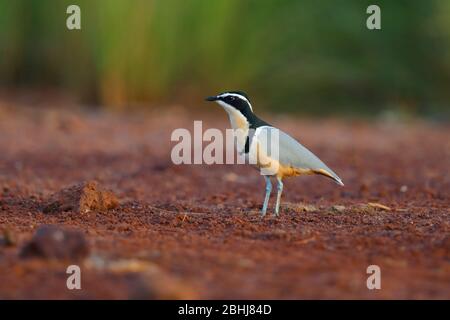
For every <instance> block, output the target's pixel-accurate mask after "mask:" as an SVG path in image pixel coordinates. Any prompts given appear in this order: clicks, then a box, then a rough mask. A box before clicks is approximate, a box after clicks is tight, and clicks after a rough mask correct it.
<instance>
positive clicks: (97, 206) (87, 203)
mask: <svg viewBox="0 0 450 320" xmlns="http://www.w3.org/2000/svg"><path fill="white" fill-rule="evenodd" d="M118 206H119V201H118V200H117V198H116V196H115V195H114V194H113V193H112V192H110V191H106V190H103V189H102V188H101V187H100V186H99V184H98V183H97V182H96V181H90V182H87V183H80V184H77V185H74V186H71V187H69V188H65V189H63V190H61V191H59V192H57V193H55V194H54V195H52V196H51V197H50V199H49V201H48V203H47V204H46V205H45V207H44V209H43V212H44V213H56V212H64V211H76V212H79V213H87V212H89V211H107V210H110V209H114V208H116V207H118Z"/></svg>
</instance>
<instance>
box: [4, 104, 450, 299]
mask: <svg viewBox="0 0 450 320" xmlns="http://www.w3.org/2000/svg"><path fill="white" fill-rule="evenodd" d="M208 107H210V105H208ZM183 110H184V109H177V108H171V109H169V110H167V112H157V113H156V112H155V113H148V114H133V115H122V114H109V113H103V112H93V111H82V110H79V111H68V110H66V109H61V108H59V106H55V107H53V108H31V107H27V106H26V105H24V106H20V105H17V104H11V103H7V102H0V150H1V151H0V231H1V230H3V236H2V235H1V233H0V298H2V299H16V298H67V299H77V298H88V299H97V298H207V299H210V298H277V299H278V298H280V299H284V298H289V299H298V298H338V299H342V298H362V299H371V298H375V299H379V298H387V299H390V298H406V299H410V298H430V299H436V298H444V299H450V285H449V284H450V254H449V252H450V238H449V230H450V209H449V205H450V197H449V190H450V174H449V164H450V140H449V137H450V128H449V127H448V126H445V125H431V124H428V123H422V122H412V123H406V124H405V123H390V124H386V123H379V122H371V123H368V122H364V121H350V120H321V121H319V120H308V119H299V118H298V119H296V118H292V117H289V118H274V117H273V116H268V117H269V118H272V119H271V120H272V121H271V122H272V123H273V124H275V125H278V126H279V127H281V128H283V129H284V130H285V131H286V132H288V133H290V134H291V135H292V136H294V137H295V138H298V139H299V140H300V141H301V142H302V143H303V144H305V145H306V146H307V147H309V148H310V149H311V150H312V151H313V152H314V153H316V154H317V155H318V156H319V157H320V158H321V159H323V160H324V161H325V162H326V163H327V164H328V165H329V166H330V167H331V168H333V169H334V170H335V171H336V172H337V173H338V174H339V175H340V177H341V178H342V179H343V180H344V182H345V187H343V188H342V187H339V186H337V185H336V184H334V183H332V182H331V181H330V180H328V179H326V178H324V177H321V176H308V177H301V178H293V179H290V180H286V182H285V192H284V194H283V199H282V209H281V216H280V217H279V218H274V217H272V216H271V215H269V216H267V217H266V218H265V219H260V217H259V210H260V207H261V203H262V200H263V193H264V180H263V179H262V177H261V176H260V175H259V174H258V172H257V171H255V170H254V169H252V168H249V167H247V166H239V165H213V166H207V165H180V166H176V165H173V164H172V163H171V160H170V151H171V148H172V147H173V145H174V144H175V143H173V142H171V141H170V134H171V132H172V130H173V129H175V128H181V127H184V128H188V129H189V130H192V128H193V120H194V119H197V120H204V123H203V127H204V129H206V128H208V127H218V128H220V129H222V130H223V129H225V128H227V127H228V123H227V118H226V115H225V114H224V112H223V111H222V110H220V109H219V108H218V109H217V110H216V111H213V112H214V113H213V114H211V113H210V114H209V115H203V116H202V115H201V114H200V113H199V114H198V115H196V116H193V115H190V114H189V113H188V112H187V111H186V110H184V111H183ZM90 180H96V181H98V183H99V185H100V186H102V187H103V188H106V189H110V190H112V191H113V192H114V193H115V195H116V196H117V197H118V199H119V200H120V205H119V206H118V207H117V208H115V209H111V210H108V211H95V210H93V211H89V212H83V213H79V212H77V211H76V210H68V211H58V212H50V213H44V212H43V208H44V207H45V205H46V203H47V202H48V199H49V198H50V197H51V195H52V194H54V193H55V192H58V191H60V190H61V189H63V188H66V187H70V186H72V185H75V184H78V183H81V182H83V181H90ZM273 200H274V198H273V197H272V198H271V202H270V204H271V207H270V209H271V210H272V206H273ZM369 202H371V203H380V204H382V205H385V206H388V207H389V208H390V210H383V209H380V208H376V207H371V206H368V205H367V204H368V203H369ZM336 206H337V207H336ZM43 224H53V225H58V226H60V227H62V228H65V229H70V230H74V229H75V230H79V231H81V232H82V233H83V234H84V235H85V237H86V239H87V242H88V245H89V254H88V255H87V256H86V257H85V258H83V259H81V260H79V259H78V260H77V261H71V260H70V259H65V260H61V259H48V258H40V257H34V258H28V259H25V258H23V257H22V256H21V255H20V253H21V251H22V248H23V247H24V246H25V245H26V244H27V242H29V241H30V239H31V238H32V236H33V234H34V233H35V231H36V229H37V228H38V227H39V226H40V225H43ZM1 238H3V239H1ZM70 264H78V265H79V266H80V267H81V270H82V289H81V290H72V291H71V290H68V289H67V288H66V279H67V276H68V275H67V274H66V268H67V266H68V265H70ZM372 264H375V265H378V266H380V268H381V285H382V288H381V290H368V289H367V287H366V279H367V277H368V275H367V274H366V268H367V267H368V266H369V265H372Z"/></svg>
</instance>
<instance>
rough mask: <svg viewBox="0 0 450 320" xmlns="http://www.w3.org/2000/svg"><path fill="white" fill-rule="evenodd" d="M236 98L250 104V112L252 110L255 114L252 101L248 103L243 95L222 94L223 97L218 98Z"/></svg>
mask: <svg viewBox="0 0 450 320" xmlns="http://www.w3.org/2000/svg"><path fill="white" fill-rule="evenodd" d="M230 96H232V97H236V98H239V99H241V100H244V101H245V102H247V103H248V105H249V106H250V110H252V112H253V108H252V104H251V103H250V101H248V99H247V98H246V97H244V96H243V95H240V94H237V93H222V94H221V95H219V96H218V97H220V98H225V97H230Z"/></svg>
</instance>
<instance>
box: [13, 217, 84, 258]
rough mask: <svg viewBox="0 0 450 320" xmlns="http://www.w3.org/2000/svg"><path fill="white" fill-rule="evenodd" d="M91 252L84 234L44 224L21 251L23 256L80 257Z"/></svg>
mask: <svg viewBox="0 0 450 320" xmlns="http://www.w3.org/2000/svg"><path fill="white" fill-rule="evenodd" d="M88 253H89V246H88V243H87V241H86V239H85V237H84V234H83V233H82V232H80V231H76V230H66V229H63V228H60V227H57V226H52V225H44V226H41V227H39V228H38V229H37V231H36V233H35V234H34V235H33V238H32V239H31V240H30V241H29V242H28V243H27V244H25V246H24V247H23V248H22V250H21V252H20V256H21V257H22V258H32V257H39V258H46V259H51V258H54V259H80V258H84V257H86V256H87V255H88Z"/></svg>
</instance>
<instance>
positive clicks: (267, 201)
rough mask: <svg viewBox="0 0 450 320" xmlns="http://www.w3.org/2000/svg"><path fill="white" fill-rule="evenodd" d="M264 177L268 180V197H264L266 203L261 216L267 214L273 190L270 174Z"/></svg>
mask: <svg viewBox="0 0 450 320" xmlns="http://www.w3.org/2000/svg"><path fill="white" fill-rule="evenodd" d="M264 179H265V180H266V197H265V198H264V204H263V207H262V210H261V217H264V216H265V215H266V211H267V206H268V204H269V197H270V193H271V192H272V182H271V181H270V178H269V177H268V176H264Z"/></svg>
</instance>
